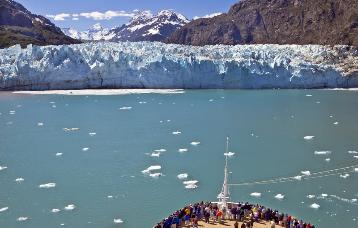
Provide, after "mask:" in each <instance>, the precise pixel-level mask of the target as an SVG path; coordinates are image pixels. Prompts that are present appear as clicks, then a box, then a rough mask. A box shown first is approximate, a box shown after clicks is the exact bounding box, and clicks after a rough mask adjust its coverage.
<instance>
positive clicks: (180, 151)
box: [178, 148, 188, 153]
mask: <svg viewBox="0 0 358 228" xmlns="http://www.w3.org/2000/svg"><path fill="white" fill-rule="evenodd" d="M178 152H179V153H184V152H188V149H186V148H181V149H179V150H178Z"/></svg>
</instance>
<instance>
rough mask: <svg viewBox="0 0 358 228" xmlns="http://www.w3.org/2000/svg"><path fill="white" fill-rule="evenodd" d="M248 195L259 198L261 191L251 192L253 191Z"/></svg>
mask: <svg viewBox="0 0 358 228" xmlns="http://www.w3.org/2000/svg"><path fill="white" fill-rule="evenodd" d="M250 196H252V197H256V198H259V197H261V193H260V192H253V193H251V194H250Z"/></svg>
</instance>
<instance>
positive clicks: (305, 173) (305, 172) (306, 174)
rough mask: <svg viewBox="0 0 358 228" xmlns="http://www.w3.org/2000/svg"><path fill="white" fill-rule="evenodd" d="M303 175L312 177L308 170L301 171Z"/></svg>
mask: <svg viewBox="0 0 358 228" xmlns="http://www.w3.org/2000/svg"><path fill="white" fill-rule="evenodd" d="M301 173H302V174H303V175H305V176H310V175H311V172H310V171H308V170H306V171H301Z"/></svg>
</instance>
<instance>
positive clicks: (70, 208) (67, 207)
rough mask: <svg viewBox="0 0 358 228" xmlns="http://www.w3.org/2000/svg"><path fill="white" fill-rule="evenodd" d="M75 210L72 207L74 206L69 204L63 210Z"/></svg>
mask: <svg viewBox="0 0 358 228" xmlns="http://www.w3.org/2000/svg"><path fill="white" fill-rule="evenodd" d="M75 208H76V206H75V205H74V204H69V205H67V206H66V207H65V208H64V209H65V210H66V211H72V210H74V209H75Z"/></svg>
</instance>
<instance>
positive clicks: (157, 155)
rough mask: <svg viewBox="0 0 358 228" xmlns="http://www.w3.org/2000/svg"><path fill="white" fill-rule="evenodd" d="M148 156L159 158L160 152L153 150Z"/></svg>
mask: <svg viewBox="0 0 358 228" xmlns="http://www.w3.org/2000/svg"><path fill="white" fill-rule="evenodd" d="M150 156H151V157H157V158H159V157H160V152H153V153H151V154H150Z"/></svg>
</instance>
